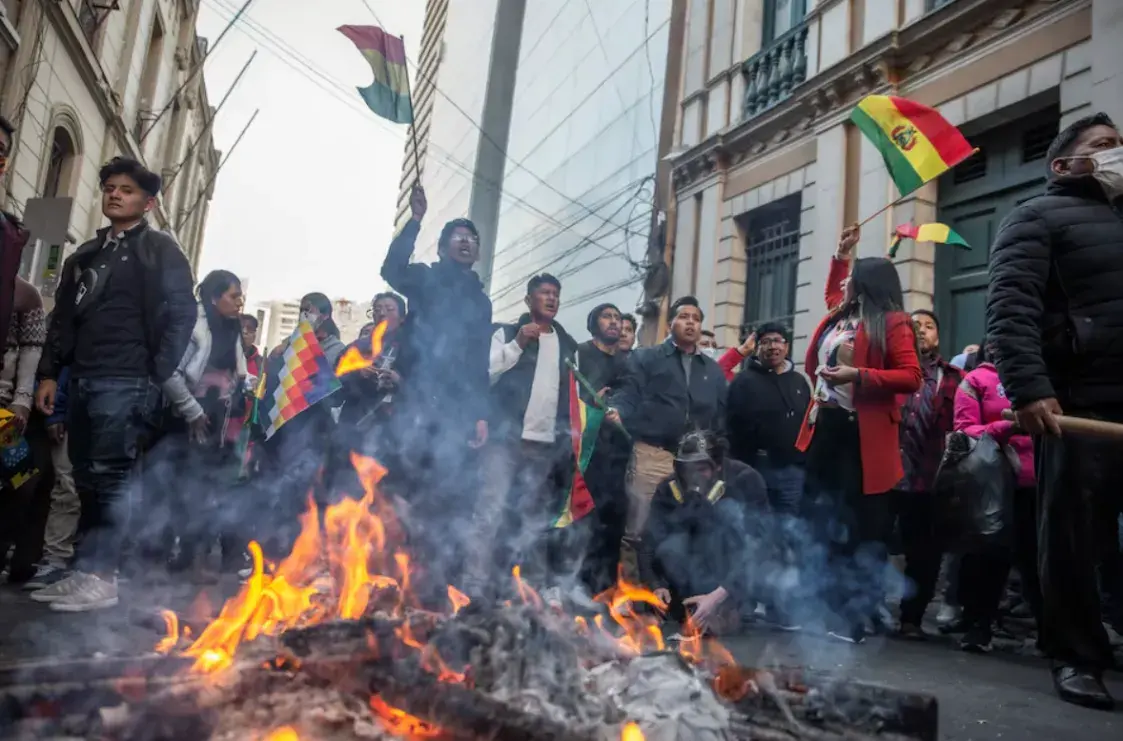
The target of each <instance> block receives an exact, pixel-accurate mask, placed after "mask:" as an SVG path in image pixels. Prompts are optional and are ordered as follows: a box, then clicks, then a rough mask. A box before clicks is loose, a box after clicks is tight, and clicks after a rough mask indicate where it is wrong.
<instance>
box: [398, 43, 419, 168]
mask: <svg viewBox="0 0 1123 741" xmlns="http://www.w3.org/2000/svg"><path fill="white" fill-rule="evenodd" d="M398 38H399V39H401V42H402V51H405V48H406V37H405V36H399V37H398ZM406 97H408V98H409V138H410V141H411V142H412V143H413V167H414V169H415V170H416V172H417V185H418V187H421V150H420V149H419V148H418V146H417V111H415V110H414V109H413V87H412V86H411V85H410V84H409V67H408V65H407V67H406Z"/></svg>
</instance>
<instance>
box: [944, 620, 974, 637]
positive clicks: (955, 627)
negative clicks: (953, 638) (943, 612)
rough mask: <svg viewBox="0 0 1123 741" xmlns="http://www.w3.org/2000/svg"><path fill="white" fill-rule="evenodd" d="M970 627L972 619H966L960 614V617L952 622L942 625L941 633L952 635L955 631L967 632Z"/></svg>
mask: <svg viewBox="0 0 1123 741" xmlns="http://www.w3.org/2000/svg"><path fill="white" fill-rule="evenodd" d="M970 627H971V623H970V621H968V620H964V619H963V617H962V616H960V617H958V618H956V619H955V620H953V621H951V622H950V623H947V624H945V625H941V626H940V633H941V634H942V635H951V634H953V633H966V632H967V631H968V629H970Z"/></svg>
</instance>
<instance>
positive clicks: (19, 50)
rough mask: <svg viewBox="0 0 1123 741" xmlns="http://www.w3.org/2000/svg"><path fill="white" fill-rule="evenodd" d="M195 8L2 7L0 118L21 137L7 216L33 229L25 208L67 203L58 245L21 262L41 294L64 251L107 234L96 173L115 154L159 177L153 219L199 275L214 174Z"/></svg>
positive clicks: (182, 4) (37, 247) (20, 3)
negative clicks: (160, 186) (101, 231)
mask: <svg viewBox="0 0 1123 741" xmlns="http://www.w3.org/2000/svg"><path fill="white" fill-rule="evenodd" d="M198 9H199V0H2V3H0V113H3V115H4V116H6V117H7V118H8V119H9V120H11V121H12V123H14V124H15V126H16V128H17V134H16V137H15V141H14V142H13V152H12V155H11V157H10V158H9V160H10V161H9V168H8V174H7V176H6V178H5V181H4V183H5V192H4V194H3V206H4V208H5V209H7V210H9V211H12V212H14V213H16V214H17V215H24V216H28V220H29V221H30V216H29V215H28V214H27V213H26V212H27V209H28V206H29V203H32V202H33V201H34V200H35V199H62V200H60V201H56V202H54V203H53V204H51V209H49V210H50V213H51V214H52V218H51V221H52V224H50V226H51V227H52V229H51V230H52V231H57V232H58V233H59V234H61V235H62V236H61V238H60V239H52V240H51V241H52V244H46V243H44V241H43V240H39V242H38V243H36V244H33V245H29V246H28V248H27V249H26V250H25V253H24V265H23V273H24V275H26V276H27V277H29V279H31V280H32V281H33V282H34V283H36V284H38V285H40V287H41V288H42V289H43V290H44V293H45V294H46V295H48V296H49V295H50V294H51V293H52V289H53V279H54V277H55V276H54V273H53V271H54V270H55V269H57V267H58V265H59V264H60V261H61V259H62V258H63V257H64V256H65V254H66V253H67V251H68V250H72V249H74V247H75V246H76V245H77V244H80V243H81V242H82V241H84V240H86V239H88V238H89V237H90V236H92V235H93V233H94V232H95V231H96V230H97V229H98V228H99V227H100V226H101V225H102V215H101V207H100V199H101V195H100V188H99V184H98V179H97V173H98V169H99V168H100V166H101V165H102V163H104V162H105V161H106V160H108V159H110V158H112V157H114V156H117V155H125V156H130V157H134V158H136V159H138V160H140V161H142V162H144V163H145V165H146V166H147V167H148V168H149V169H151V170H153V171H155V172H157V173H160V174H161V175H162V176H163V178H164V191H163V193H162V194H161V196H160V198H159V206H158V208H157V209H156V210H155V212H154V213H153V214H152V216H151V220H152V222H153V224H154V225H155V226H156V227H157V228H160V229H163V230H166V231H168V232H170V233H172V234H173V235H175V237H176V238H177V240H178V241H179V243H180V245H181V246H182V248H183V250H184V252H185V253H186V254H187V256H188V259H189V260H190V261H191V264H192V266H193V267H197V266H198V262H199V255H200V251H201V249H202V244H203V236H204V230H205V224H206V220H207V209H208V204H209V201H210V198H211V194H212V191H213V186H214V182H213V181H214V175H215V174H216V172H217V169H218V164H219V155H218V152H217V151H216V150H215V148H214V143H213V139H212V137H211V131H210V122H211V120H212V118H213V115H214V110H213V109H212V108H211V106H210V103H209V101H208V97H207V89H206V85H205V83H204V80H203V74H202V71H201V65H202V62H203V58H204V56H205V54H206V50H207V43H206V40H205V39H201V38H199V37H198V36H197V35H196V33H195V21H196V16H197V13H198ZM66 199H69V202H67V200H66ZM40 205H42V204H40ZM56 217H57V218H56ZM58 222H65V229H62V228H61V225H60V224H59V223H58ZM32 236H33V238H34V237H35V236H36V235H35V234H34V233H33V235H32ZM59 241H61V242H63V243H62V244H57V243H55V242H59Z"/></svg>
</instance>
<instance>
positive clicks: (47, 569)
mask: <svg viewBox="0 0 1123 741" xmlns="http://www.w3.org/2000/svg"><path fill="white" fill-rule="evenodd" d="M66 576H67V573H66V569H65V568H63V567H62V566H56V565H54V564H53V563H45V564H42V565H40V566H39V568H38V569H36V570H35V576H33V577H31V578H30V579H28V580H27V582H25V583H24V585H23V590H24V591H25V592H34V591H36V590H39V589H43V588H44V587H49V586H51V585H52V584H54V583H55V582H58V581H62V580H63V579H65V578H66Z"/></svg>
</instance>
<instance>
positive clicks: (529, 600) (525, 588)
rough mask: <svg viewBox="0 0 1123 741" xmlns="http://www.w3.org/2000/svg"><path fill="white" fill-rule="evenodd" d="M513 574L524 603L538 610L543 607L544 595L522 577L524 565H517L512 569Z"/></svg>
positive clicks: (520, 597)
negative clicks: (540, 594) (541, 595)
mask: <svg viewBox="0 0 1123 741" xmlns="http://www.w3.org/2000/svg"><path fill="white" fill-rule="evenodd" d="M511 576H513V577H514V578H515V589H516V590H517V591H518V593H519V599H521V600H522V601H523V604H524V605H531V606H533V607H534V608H535V609H536V610H541V609H542V597H540V596H539V594H538V592H536V591H534V587H532V586H530V585H529V584H527V583H526V582H524V581H523V579H522V567H521V566H517V565H516V566H515V568H513V569H511Z"/></svg>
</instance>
